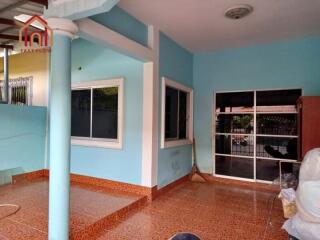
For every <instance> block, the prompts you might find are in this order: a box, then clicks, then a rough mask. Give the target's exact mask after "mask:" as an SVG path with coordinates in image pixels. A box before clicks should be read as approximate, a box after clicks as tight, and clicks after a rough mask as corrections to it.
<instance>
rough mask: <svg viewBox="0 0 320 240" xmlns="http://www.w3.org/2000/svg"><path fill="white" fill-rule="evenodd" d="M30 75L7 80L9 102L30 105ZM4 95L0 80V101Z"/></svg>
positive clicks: (2, 84) (2, 83) (2, 82)
mask: <svg viewBox="0 0 320 240" xmlns="http://www.w3.org/2000/svg"><path fill="white" fill-rule="evenodd" d="M32 80H33V78H32V77H20V78H16V79H10V80H9V101H8V103H9V104H15V105H27V106H30V105H32ZM3 97H4V81H3V80H0V102H1V101H2V100H4V99H3Z"/></svg>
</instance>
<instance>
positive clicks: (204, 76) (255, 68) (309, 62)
mask: <svg viewBox="0 0 320 240" xmlns="http://www.w3.org/2000/svg"><path fill="white" fill-rule="evenodd" d="M193 84H194V88H195V92H194V105H195V109H194V110H195V111H194V113H195V115H194V116H195V136H196V139H197V154H198V162H199V165H200V168H201V170H202V171H205V172H212V147H211V146H212V145H211V144H212V139H211V132H212V117H211V115H212V109H213V92H214V91H230V90H248V89H272V88H302V89H303V93H304V95H320V38H308V39H302V40H295V41H288V42H282V43H274V44H269V45H259V46H251V47H246V48H240V49H229V50H224V51H219V52H215V53H205V54H196V55H195V57H194V82H193Z"/></svg>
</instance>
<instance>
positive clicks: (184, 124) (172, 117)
mask: <svg viewBox="0 0 320 240" xmlns="http://www.w3.org/2000/svg"><path fill="white" fill-rule="evenodd" d="M192 108H193V90H192V89H190V88H188V87H186V86H184V85H182V84H179V83H177V82H174V81H172V80H169V79H166V78H163V86H162V133H161V135H162V137H161V147H162V148H165V147H174V146H181V145H185V144H191V143H192V138H193V133H192V131H193V130H192V127H193V123H192V119H193V114H192V112H193V110H192Z"/></svg>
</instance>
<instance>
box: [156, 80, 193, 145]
mask: <svg viewBox="0 0 320 240" xmlns="http://www.w3.org/2000/svg"><path fill="white" fill-rule="evenodd" d="M167 86H168V87H171V88H175V89H177V90H181V91H183V92H186V93H187V129H186V135H187V138H186V139H179V140H170V141H168V140H166V139H165V110H166V109H165V108H166V87H167ZM192 142H193V89H192V88H189V87H187V86H185V85H183V84H181V83H178V82H176V81H173V80H171V79H169V78H166V77H163V78H162V93H161V146H160V147H161V148H170V147H178V146H183V145H190V144H192Z"/></svg>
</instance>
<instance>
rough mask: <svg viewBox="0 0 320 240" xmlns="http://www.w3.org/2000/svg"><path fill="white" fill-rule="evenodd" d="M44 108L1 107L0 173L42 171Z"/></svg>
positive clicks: (44, 134)
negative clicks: (2, 171) (4, 171)
mask: <svg viewBox="0 0 320 240" xmlns="http://www.w3.org/2000/svg"><path fill="white" fill-rule="evenodd" d="M46 112H47V110H46V108H44V107H25V106H16V105H7V104H0V116H1V117H0V171H1V170H8V169H12V168H19V170H18V172H16V171H15V173H23V172H32V171H36V170H39V169H43V168H44V161H45V141H46Z"/></svg>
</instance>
